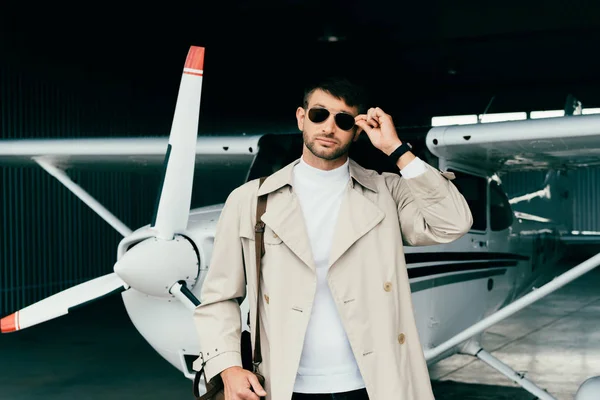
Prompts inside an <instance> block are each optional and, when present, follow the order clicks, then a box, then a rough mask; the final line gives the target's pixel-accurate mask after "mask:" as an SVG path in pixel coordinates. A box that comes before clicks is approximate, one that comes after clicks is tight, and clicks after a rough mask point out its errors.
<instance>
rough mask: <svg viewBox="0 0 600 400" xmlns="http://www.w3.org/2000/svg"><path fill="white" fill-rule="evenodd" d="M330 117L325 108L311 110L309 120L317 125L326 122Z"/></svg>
mask: <svg viewBox="0 0 600 400" xmlns="http://www.w3.org/2000/svg"><path fill="white" fill-rule="evenodd" d="M328 117H329V111H327V110H326V109H324V108H311V109H310V110H308V118H309V119H310V120H311V121H312V122H314V123H315V124H318V123H321V122H323V121H325V120H326V119H327V118H328Z"/></svg>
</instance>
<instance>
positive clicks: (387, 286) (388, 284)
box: [383, 282, 392, 292]
mask: <svg viewBox="0 0 600 400" xmlns="http://www.w3.org/2000/svg"><path fill="white" fill-rule="evenodd" d="M383 290H385V291H386V292H389V291H390V290H392V283H391V282H386V283H384V284H383Z"/></svg>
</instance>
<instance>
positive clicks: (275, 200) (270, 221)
mask: <svg viewBox="0 0 600 400" xmlns="http://www.w3.org/2000/svg"><path fill="white" fill-rule="evenodd" d="M299 162H300V160H299V159H298V160H296V161H294V162H292V163H291V164H289V165H287V166H286V167H284V168H282V169H281V170H279V171H277V172H275V173H274V174H273V175H271V176H269V177H268V178H267V179H266V180H265V181H264V182H263V184H262V185H261V187H260V189H259V191H258V195H259V196H261V195H265V194H270V196H269V203H268V205H267V211H266V212H265V214H263V216H262V220H263V222H264V223H265V224H267V226H269V227H270V228H271V229H272V230H273V232H274V233H275V234H276V235H277V236H278V237H279V238H280V239H281V240H282V241H283V242H284V243H285V244H286V245H287V246H288V247H289V248H290V249H291V250H292V252H293V253H294V254H296V256H297V257H298V258H300V259H301V260H302V261H303V262H304V263H305V264H306V265H308V266H309V267H310V268H311V269H313V270H314V269H315V265H314V258H313V254H312V249H311V244H310V240H309V238H308V235H307V232H306V228H305V225H306V224H305V222H304V215H303V212H302V209H301V207H300V204H299V201H298V198H297V197H296V196H295V195H294V193H293V190H280V189H281V188H283V187H284V186H286V185H289V187H290V188H291V189H293V188H292V176H293V175H292V174H293V168H294V166H295V165H297V164H298V163H299ZM349 168H350V176H351V177H352V179H351V183H349V187H348V190H346V194H345V196H344V199H343V201H342V204H341V208H340V212H339V217H338V222H337V225H336V230H335V234H334V238H333V243H332V248H331V254H330V259H329V266H333V265H334V264H335V263H336V261H337V260H338V259H340V258H341V257H342V256H343V255H344V253H345V252H346V251H347V250H348V249H349V248H350V247H351V246H352V245H353V244H354V243H355V242H356V241H357V240H358V239H360V238H361V237H362V236H364V235H366V234H367V233H368V232H369V231H370V230H371V229H373V228H374V227H375V226H377V225H378V224H379V222H381V221H382V220H383V218H384V216H385V214H384V213H383V211H382V210H381V209H379V207H377V205H375V204H374V203H373V202H372V201H371V200H369V199H367V198H366V197H365V196H364V192H365V190H370V191H372V192H377V185H376V183H375V181H374V180H373V178H372V175H371V174H372V172H370V171H369V170H366V169H364V168H362V167H361V166H359V165H358V164H357V163H355V162H354V161H352V160H350V163H349ZM354 181H356V182H358V183H359V185H355V184H354Z"/></svg>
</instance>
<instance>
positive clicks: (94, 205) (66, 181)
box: [33, 157, 131, 237]
mask: <svg viewBox="0 0 600 400" xmlns="http://www.w3.org/2000/svg"><path fill="white" fill-rule="evenodd" d="M33 159H34V160H35V162H36V163H38V164H39V166H40V167H42V168H43V169H45V170H46V172H48V173H49V174H50V175H52V176H53V177H55V178H56V179H58V181H59V182H60V183H62V184H63V185H65V187H66V188H67V189H69V190H70V191H71V192H73V194H74V195H75V196H77V197H79V198H80V199H81V201H83V202H84V203H85V204H87V205H88V206H89V207H90V208H91V209H92V210H94V211H95V212H96V214H98V215H99V216H100V217H102V219H103V220H105V221H106V222H108V223H109V225H110V226H112V227H113V228H115V229H116V230H117V232H119V233H120V234H121V235H123V237H127V236H129V235H130V234H131V229H129V228H128V227H127V226H126V225H125V224H124V223H123V222H121V220H119V219H118V218H117V217H115V216H114V215H113V214H112V213H111V212H110V211H108V210H107V209H106V207H104V206H103V205H102V204H100V203H99V202H98V200H96V199H95V198H93V197H92V196H91V195H90V194H89V193H88V192H86V191H85V190H83V188H82V187H81V186H79V185H78V184H76V183H75V182H73V181H72V180H71V178H69V175H67V174H66V172H65V171H63V170H62V169H60V168H58V167H56V166H55V165H54V164H52V163H51V162H49V161H48V160H44V159H43V158H41V157H34V158H33Z"/></svg>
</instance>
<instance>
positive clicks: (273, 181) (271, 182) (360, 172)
mask: <svg viewBox="0 0 600 400" xmlns="http://www.w3.org/2000/svg"><path fill="white" fill-rule="evenodd" d="M299 162H300V158H298V159H296V160H295V161H293V162H291V163H290V164H288V165H286V166H285V167H283V168H282V169H280V170H279V171H277V172H275V173H273V174H272V175H270V176H269V177H267V179H265V181H264V182H263V184H262V185H261V187H260V189H259V190H258V195H259V196H262V195H264V194H269V193H271V192H274V191H276V190H278V189H281V188H282V187H284V186H286V185H289V186H290V187H292V186H293V185H292V182H293V173H294V166H296V165H297V164H298V163H299ZM348 164H349V168H350V177H351V178H352V187H354V183H355V182H358V183H359V184H360V185H361V186H362V187H364V188H365V189H369V190H370V191H372V192H375V193H377V192H378V190H377V185H376V184H375V182H374V181H373V171H369V170H367V169H365V168H363V167H361V166H360V165H358V163H356V161H354V160H352V159H350V162H349V163H348Z"/></svg>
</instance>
